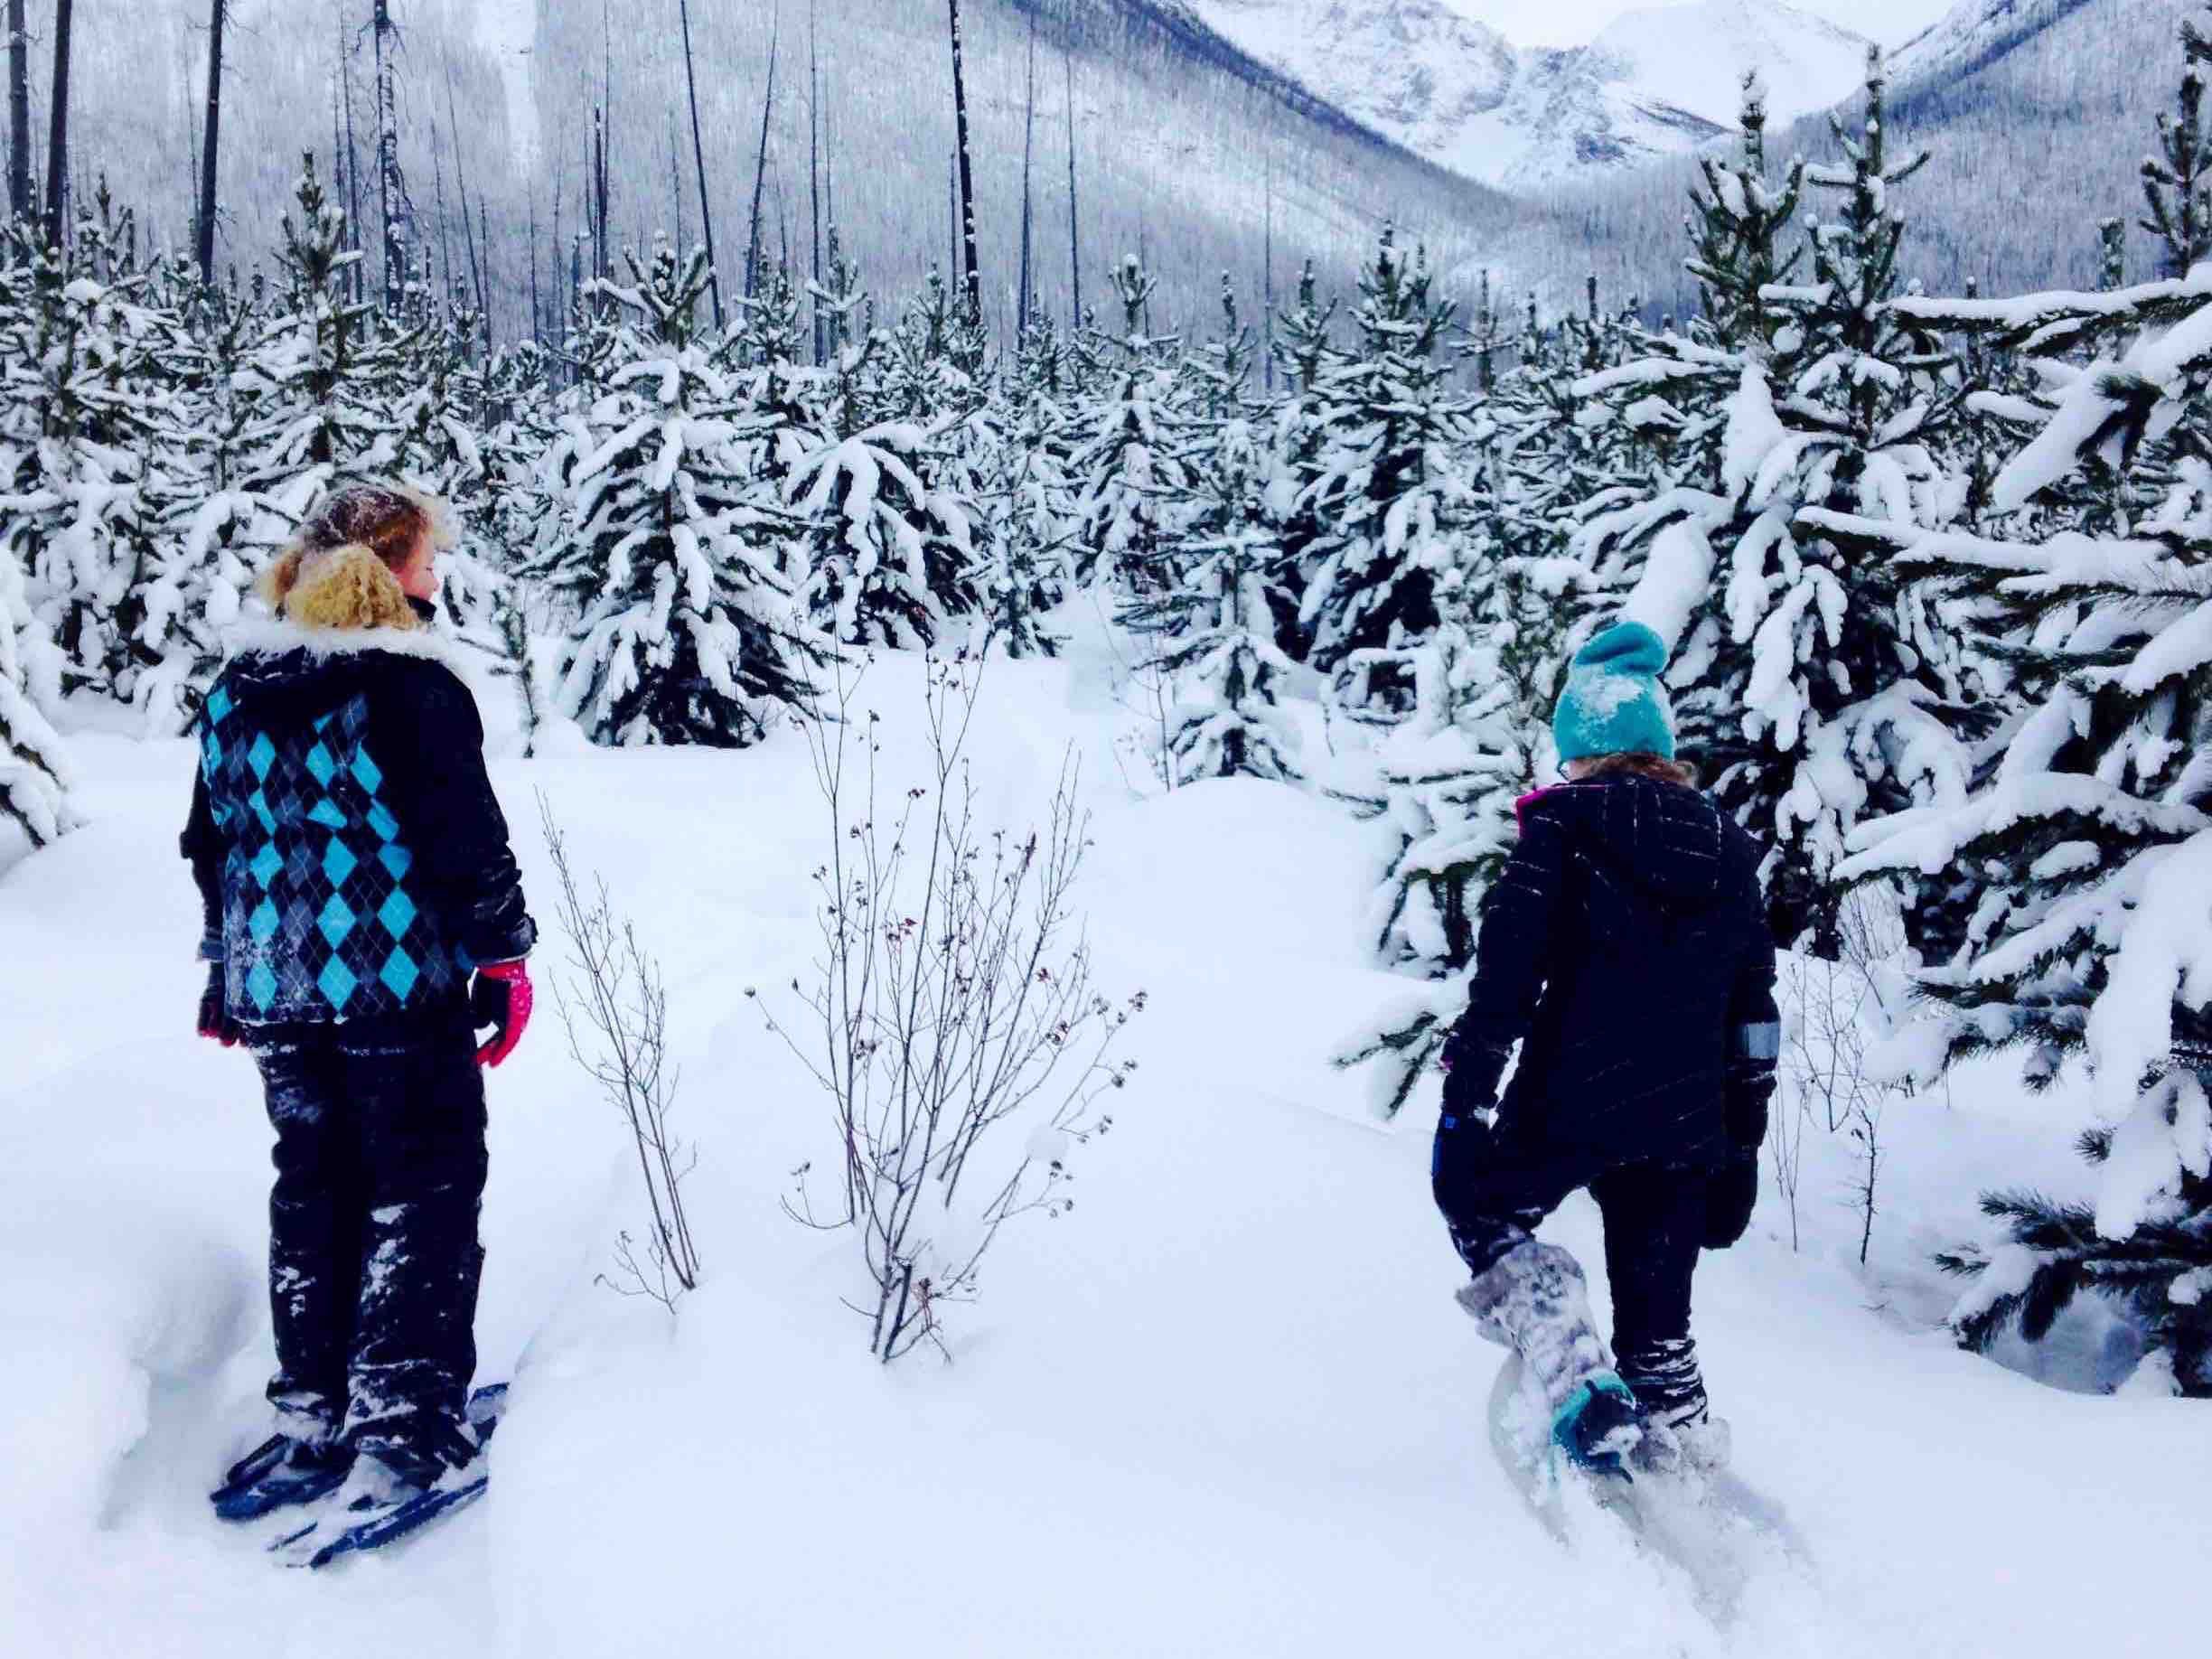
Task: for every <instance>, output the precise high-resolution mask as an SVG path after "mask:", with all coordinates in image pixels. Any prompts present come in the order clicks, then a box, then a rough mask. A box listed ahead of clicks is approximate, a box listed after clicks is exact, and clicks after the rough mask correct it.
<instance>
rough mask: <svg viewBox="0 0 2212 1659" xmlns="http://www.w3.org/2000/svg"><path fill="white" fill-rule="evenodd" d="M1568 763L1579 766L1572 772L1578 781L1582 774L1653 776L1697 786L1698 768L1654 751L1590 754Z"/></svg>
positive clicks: (1596, 776) (1660, 780) (1665, 780)
mask: <svg viewBox="0 0 2212 1659" xmlns="http://www.w3.org/2000/svg"><path fill="white" fill-rule="evenodd" d="M1568 764H1569V765H1570V766H1580V767H1581V768H1582V770H1581V771H1580V772H1579V773H1575V774H1573V775H1574V776H1575V779H1576V781H1577V782H1579V781H1580V780H1582V779H1584V778H1605V777H1613V776H1617V775H1624V774H1625V775H1627V776H1631V777H1638V778H1653V779H1655V780H1656V781H1658V782H1659V783H1680V784H1681V785H1682V787H1683V788H1685V789H1695V788H1696V787H1697V782H1698V773H1697V768H1696V767H1695V766H1692V764H1690V763H1689V762H1687V761H1675V760H1667V759H1665V758H1664V757H1663V756H1660V755H1648V754H1644V753H1637V754H1634V755H1591V756H1590V757H1589V759H1587V760H1581V761H1570V762H1569V763H1568Z"/></svg>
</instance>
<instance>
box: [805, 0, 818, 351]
mask: <svg viewBox="0 0 2212 1659" xmlns="http://www.w3.org/2000/svg"><path fill="white" fill-rule="evenodd" d="M819 21H820V6H819V5H815V4H813V0H809V4H808V5H807V196H808V201H809V204H810V211H811V213H812V214H813V219H814V287H815V290H816V292H817V295H819V292H820V287H821V274H822V272H821V226H822V190H821V44H820V39H819V37H818V34H817V31H816V27H815V25H816V24H817V23H818V22H819ZM811 310H812V312H813V314H814V364H815V367H816V368H820V366H821V360H822V315H821V300H820V298H819V297H816V298H814V299H813V300H812V301H811Z"/></svg>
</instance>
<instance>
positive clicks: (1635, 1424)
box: [1551, 1371, 1644, 1480]
mask: <svg viewBox="0 0 2212 1659" xmlns="http://www.w3.org/2000/svg"><path fill="white" fill-rule="evenodd" d="M1643 1438H1644V1413H1643V1409H1642V1408H1641V1407H1639V1406H1638V1405H1637V1404H1636V1395H1635V1394H1634V1393H1632V1392H1630V1391H1629V1388H1628V1385H1627V1384H1626V1382H1622V1381H1621V1380H1620V1377H1619V1376H1618V1375H1617V1373H1613V1372H1610V1371H1601V1372H1598V1373H1597V1374H1596V1375H1595V1376H1592V1377H1589V1379H1587V1380H1586V1381H1584V1382H1581V1383H1579V1384H1578V1385H1577V1386H1576V1388H1575V1391H1574V1392H1573V1393H1571V1394H1570V1395H1568V1396H1567V1399H1566V1401H1564V1402H1563V1403H1562V1404H1561V1406H1560V1408H1559V1410H1558V1411H1555V1412H1553V1413H1552V1415H1551V1443H1552V1444H1553V1445H1554V1446H1556V1447H1558V1448H1560V1451H1561V1453H1562V1454H1563V1455H1564V1456H1565V1457H1566V1458H1567V1461H1568V1462H1570V1463H1571V1464H1573V1465H1574V1466H1575V1467H1577V1468H1580V1469H1587V1470H1589V1471H1590V1472H1591V1473H1593V1474H1598V1475H1617V1476H1620V1477H1621V1478H1622V1479H1623V1480H1626V1479H1627V1478H1628V1468H1627V1465H1626V1463H1625V1462H1623V1459H1624V1458H1625V1457H1626V1456H1627V1454H1628V1453H1629V1452H1630V1451H1632V1450H1634V1449H1635V1448H1636V1442H1637V1441H1639V1440H1641V1439H1643Z"/></svg>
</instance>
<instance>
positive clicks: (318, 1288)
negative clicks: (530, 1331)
mask: <svg viewBox="0 0 2212 1659" xmlns="http://www.w3.org/2000/svg"><path fill="white" fill-rule="evenodd" d="M254 1057H255V1059H256V1061H257V1062H258V1064H259V1065H260V1068H261V1076H262V1081H263V1082H264V1083H265V1084H266V1085H267V1091H268V1111H269V1118H270V1120H271V1121H272V1122H273V1123H274V1124H275V1125H276V1127H277V1148H276V1163H277V1185H276V1189H275V1191H274V1192H273V1193H271V1195H270V1197H269V1301H270V1307H271V1310H272V1312H273V1314H274V1317H275V1323H276V1331H277V1374H276V1376H275V1378H274V1379H273V1380H272V1381H271V1382H270V1383H269V1387H268V1393H269V1399H270V1400H271V1401H273V1402H275V1404H276V1405H277V1409H278V1410H279V1411H281V1412H283V1413H284V1414H285V1415H286V1417H287V1418H288V1419H290V1420H291V1421H292V1422H293V1423H294V1425H295V1429H296V1431H298V1432H300V1433H301V1434H302V1435H303V1437H304V1438H318V1439H319V1438H326V1437H330V1436H337V1437H340V1438H342V1439H344V1440H345V1441H346V1442H347V1443H348V1444H349V1445H350V1446H351V1447H352V1448H353V1449H355V1450H356V1451H370V1452H378V1453H386V1454H389V1455H390V1456H391V1457H392V1460H394V1461H404V1462H408V1463H416V1464H419V1463H420V1462H421V1461H422V1460H423V1459H425V1458H442V1457H444V1453H445V1449H446V1448H450V1446H451V1444H452V1440H453V1435H454V1431H455V1427H456V1426H457V1425H458V1424H459V1423H460V1422H461V1420H462V1418H463V1412H464V1406H465V1404H466V1401H467V1392H468V1386H469V1379H470V1377H471V1376H472V1375H473V1373H474V1372H475V1369H476V1341H475V1317H476V1291H477V1284H478V1281H479V1279H480V1278H481V1276H482V1273H483V1250H482V1248H481V1247H480V1246H479V1244H478V1242H477V1236H476V1217H477V1209H478V1205H479V1202H480V1200H481V1199H482V1197H483V1187H484V1175H485V1170H486V1161H487V1160H486V1154H485V1148H484V1129H485V1113H484V1090H483V1076H482V1074H481V1073H479V1071H478V1070H477V1066H476V1058H475V1039H474V1036H473V1033H471V1032H470V1030H469V1029H468V1027H467V1025H466V1023H465V1018H463V1019H462V1020H460V1021H456V1022H451V1023H449V1022H447V1021H445V1020H439V1021H437V1022H435V1023H430V1024H425V1025H421V1026H416V1027H413V1028H410V1029H409V1030H408V1031H407V1032H406V1033H405V1035H404V1036H392V1035H389V1034H386V1035H381V1036H370V1035H361V1034H355V1035H349V1034H348V1033H347V1032H346V1030H345V1028H344V1027H343V1026H337V1027H331V1028H326V1029H321V1030H315V1031H311V1032H305V1033H301V1034H297V1035H288V1036H286V1038H284V1039H283V1040H279V1041H271V1042H257V1043H256V1044H255V1046H254Z"/></svg>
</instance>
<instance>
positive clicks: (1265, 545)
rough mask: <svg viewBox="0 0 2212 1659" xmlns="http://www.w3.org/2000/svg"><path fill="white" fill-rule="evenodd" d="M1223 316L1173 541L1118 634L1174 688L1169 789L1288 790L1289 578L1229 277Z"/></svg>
mask: <svg viewBox="0 0 2212 1659" xmlns="http://www.w3.org/2000/svg"><path fill="white" fill-rule="evenodd" d="M1222 311H1223V331H1222V333H1221V334H1220V335H1219V336H1218V337H1217V338H1216V339H1215V340H1214V341H1212V342H1209V343H1208V344H1207V345H1206V346H1205V347H1204V349H1203V350H1202V351H1200V352H1198V353H1197V354H1195V356H1194V357H1193V359H1192V361H1191V364H1190V366H1189V368H1188V370H1187V374H1188V378H1189V380H1190V383H1191V387H1192V390H1191V393H1190V394H1189V396H1188V397H1187V398H1186V399H1185V400H1184V401H1185V406H1186V410H1187V413H1186V414H1185V415H1184V416H1183V417H1182V418H1181V419H1180V420H1179V421H1178V422H1177V429H1176V432H1175V434H1174V435H1173V438H1172V441H1173V442H1174V443H1175V445H1176V465H1175V466H1174V468H1173V469H1172V472H1171V474H1170V475H1171V476H1173V477H1175V478H1176V479H1177V480H1179V481H1182V493H1181V494H1180V495H1179V496H1178V497H1177V498H1176V499H1175V500H1173V501H1171V502H1169V503H1168V511H1167V513H1166V514H1165V515H1164V518H1165V520H1166V521H1167V523H1169V524H1171V525H1172V526H1173V529H1172V530H1171V532H1170V533H1169V535H1168V536H1167V538H1166V539H1164V540H1163V541H1162V542H1161V544H1160V546H1159V548H1158V553H1157V554H1156V555H1155V558H1156V561H1157V562H1156V564H1155V565H1154V567H1152V568H1151V569H1150V570H1149V571H1148V572H1147V573H1146V574H1147V575H1148V577H1149V579H1148V580H1147V581H1145V582H1144V583H1143V584H1142V585H1141V586H1139V588H1138V589H1137V591H1136V593H1135V594H1134V595H1131V598H1130V600H1129V604H1128V605H1127V606H1126V607H1125V608H1124V611H1123V621H1124V622H1125V623H1127V624H1128V625H1129V627H1130V629H1131V631H1132V632H1133V633H1135V634H1136V635H1137V636H1138V637H1139V639H1141V640H1144V641H1147V642H1148V643H1149V645H1150V648H1151V651H1152V653H1153V657H1152V666H1153V667H1154V668H1155V669H1157V670H1158V671H1159V672H1161V673H1163V674H1165V675H1167V680H1168V685H1169V687H1170V688H1171V693H1172V695H1171V701H1170V704H1169V707H1168V708H1167V717H1166V720H1165V722H1164V726H1163V729H1162V731H1161V734H1160V741H1161V742H1162V743H1163V744H1164V745H1166V749H1167V754H1166V755H1165V756H1164V757H1163V762H1164V766H1163V770H1164V771H1165V772H1166V773H1167V775H1170V776H1173V777H1176V778H1178V779H1182V780H1185V781H1190V780H1195V779H1198V778H1207V777H1235V776H1246V777H1258V778H1270V779H1278V780H1289V779H1292V778H1295V777H1297V776H1298V768H1297V765H1296V764H1295V760H1294V756H1295V755H1296V754H1297V752H1298V733H1297V729H1296V727H1295V726H1293V725H1292V724H1291V722H1290V720H1289V717H1287V716H1286V715H1285V713H1284V712H1283V710H1282V709H1281V708H1279V706H1278V704H1277V700H1276V699H1277V695H1278V693H1279V689H1280V687H1281V685H1282V682H1283V681H1284V680H1286V679H1288V678H1289V677H1290V676H1291V675H1292V674H1294V673H1295V669H1294V667H1293V665H1292V663H1291V662H1290V661H1289V658H1287V657H1285V656H1284V655H1283V653H1282V651H1280V650H1279V648H1278V646H1277V645H1276V643H1275V630H1276V619H1277V616H1278V615H1279V614H1280V613H1281V612H1282V611H1284V610H1286V609H1287V608H1288V607H1289V605H1291V604H1292V602H1293V599H1292V594H1291V590H1290V584H1289V575H1290V570H1289V559H1288V557H1287V555H1286V554H1285V553H1284V551H1283V548H1282V545H1281V541H1280V539H1279V537H1278V536H1277V535H1276V533H1275V530H1274V527H1273V525H1272V524H1271V523H1270V518H1269V513H1268V492H1269V484H1270V471H1271V467H1272V464H1273V462H1274V454H1273V451H1272V450H1271V449H1270V446H1269V445H1268V444H1267V443H1266V442H1265V441H1264V435H1263V433H1262V432H1261V429H1260V428H1259V427H1258V426H1257V425H1256V424H1255V414H1256V411H1255V410H1254V409H1253V408H1251V401H1250V396H1249V394H1250V386H1249V381H1250V379H1251V365H1252V361H1253V348H1252V338H1251V330H1250V329H1249V328H1247V327H1246V326H1245V325H1244V324H1243V323H1242V320H1241V319H1240V318H1239V316H1238V314H1237V305H1236V296H1235V294H1234V292H1233V289H1232V288H1231V286H1230V283H1229V279H1228V277H1225V276H1224V277H1223V279H1222Z"/></svg>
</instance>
